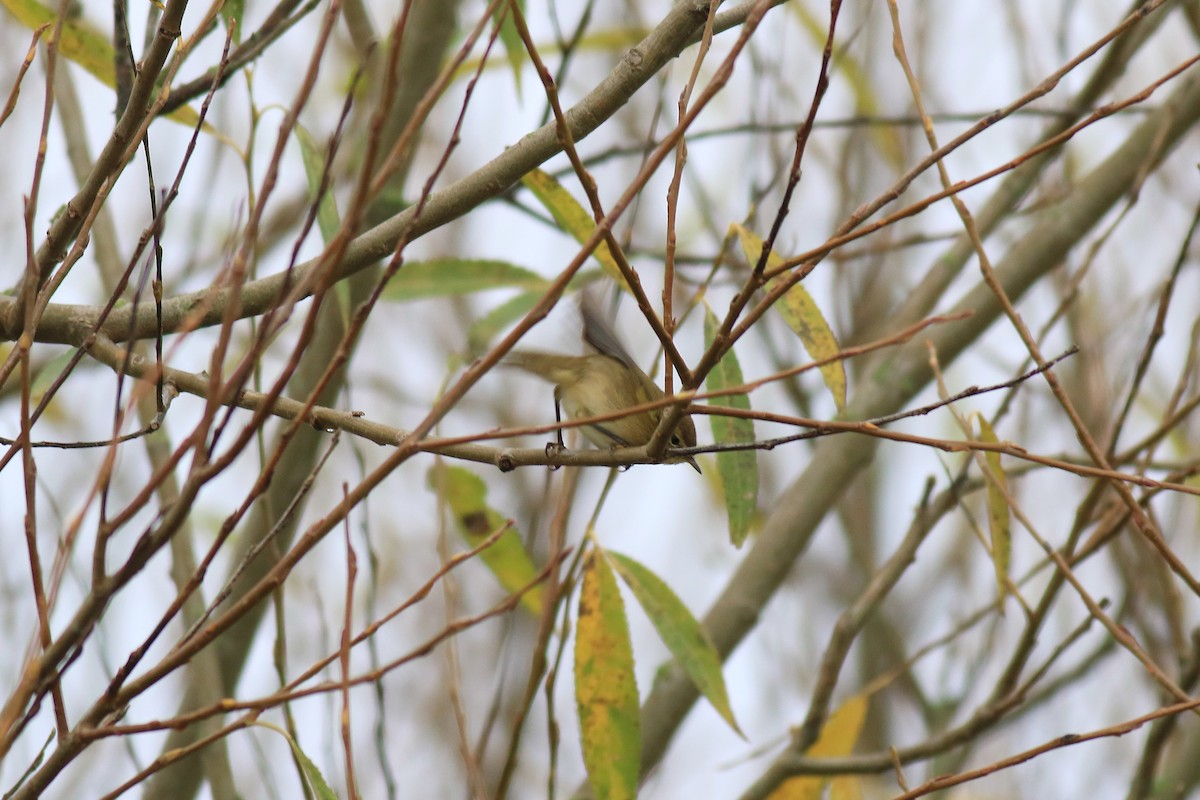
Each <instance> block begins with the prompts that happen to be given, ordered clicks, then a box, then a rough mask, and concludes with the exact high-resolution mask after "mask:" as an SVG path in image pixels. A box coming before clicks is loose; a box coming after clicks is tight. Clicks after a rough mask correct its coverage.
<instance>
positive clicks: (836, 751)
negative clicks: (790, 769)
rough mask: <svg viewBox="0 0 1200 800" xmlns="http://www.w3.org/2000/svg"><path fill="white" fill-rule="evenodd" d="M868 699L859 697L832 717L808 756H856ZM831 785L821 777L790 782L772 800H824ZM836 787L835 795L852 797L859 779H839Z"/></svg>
mask: <svg viewBox="0 0 1200 800" xmlns="http://www.w3.org/2000/svg"><path fill="white" fill-rule="evenodd" d="M867 699H868V695H863V694H856V695H854V696H853V697H851V698H850V699H849V700H847V701H846V702H845V703H844V704H842V706H841V707H840V708H838V710H837V711H834V712H833V713H832V714H830V715H829V719H827V720H826V721H825V724H824V725H823V726H822V727H821V734H820V736H818V737H817V741H816V742H814V743H813V746H812V747H810V748H808V750H807V751H806V752H805V755H807V756H811V757H813V758H836V757H838V756H848V755H850V754H851V753H852V752H854V747H855V745H857V744H858V738H859V736H860V735H861V733H862V726H863V721H864V720H865V719H866V717H867ZM828 781H829V778H825V777H820V776H813V777H809V776H804V777H797V778H790V779H789V780H787V781H785V782H784V783H782V784H780V786H779V788H777V789H776V790H775V791H774V792H772V793H771V795H770V800H820V797H821V793H822V792H823V791H824V789H825V784H826V782H828ZM832 783H833V784H835V785H834V786H831V787H830V788H831V791H830V794H831V795H833V794H834V793H837V794H838V796H839V797H852V796H854V795H852V794H849V792H851V791H853V790H854V788H856V787H857V785H858V779H857V778H835V779H834V780H833V781H832ZM838 784H840V788H839V786H838Z"/></svg>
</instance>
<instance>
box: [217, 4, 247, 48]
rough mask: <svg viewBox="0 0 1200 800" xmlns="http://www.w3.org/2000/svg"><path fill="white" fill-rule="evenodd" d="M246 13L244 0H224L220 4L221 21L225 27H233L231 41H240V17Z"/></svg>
mask: <svg viewBox="0 0 1200 800" xmlns="http://www.w3.org/2000/svg"><path fill="white" fill-rule="evenodd" d="M245 14H246V0H225V2H224V3H222V4H221V22H222V23H223V24H224V25H225V29H226V30H228V29H229V28H233V43H234V44H241V43H242V19H243V17H244V16H245Z"/></svg>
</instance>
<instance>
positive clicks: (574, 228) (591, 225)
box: [521, 169, 629, 291]
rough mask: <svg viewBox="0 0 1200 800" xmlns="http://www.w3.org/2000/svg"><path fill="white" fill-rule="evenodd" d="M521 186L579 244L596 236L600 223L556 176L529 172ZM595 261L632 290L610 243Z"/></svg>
mask: <svg viewBox="0 0 1200 800" xmlns="http://www.w3.org/2000/svg"><path fill="white" fill-rule="evenodd" d="M521 183H523V184H524V185H525V187H526V188H527V189H529V190H530V191H531V192H533V195H534V197H536V198H537V199H538V202H539V203H541V204H542V205H543V206H544V207H545V209H546V210H547V211H549V212H550V216H552V217H554V221H555V222H557V223H558V224H559V225H561V226H562V229H563V230H564V231H566V232H567V233H569V234H571V235H572V236H573V237H575V241H577V242H579V243H580V244H582V243H583V242H585V241H587V240H588V239H589V238H591V235H592V233H593V232H594V231H595V230H596V221H595V220H594V219H592V215H591V214H589V213H588V212H587V211H586V210H584V208H583V206H581V205H580V204H579V201H578V200H576V199H575V198H574V197H572V196H571V193H570V192H568V191H567V190H566V189H564V188H563V186H562V184H561V183H559V182H558V181H557V180H556V179H555V177H554V176H553V175H551V174H550V173H548V172H543V171H542V170H540V169H535V170H532V171H530V172H527V173H525V177H524V178H521ZM592 258H594V259H596V260H597V261H599V262H600V266H601V267H603V268H604V271H605V272H607V273H608V274H609V275H610V276H612V278H613V280H615V281H616V282H617V285H618V286H620V287H621V288H622V289H625V290H626V291H628V290H629V284H628V283H626V282H625V276H624V275H622V274H621V269H620V267H618V266H617V262H616V260H615V259H614V258H613V255H612V252H611V251H610V250H609V249H608V243H607V242H605V241H603V240H602V241H601V242H600V244H599V245H598V246H597V247H596V249H595V250H593V251H592Z"/></svg>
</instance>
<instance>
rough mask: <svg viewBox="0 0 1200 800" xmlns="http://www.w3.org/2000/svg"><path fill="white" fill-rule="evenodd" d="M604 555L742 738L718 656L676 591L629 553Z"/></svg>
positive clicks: (707, 696) (666, 640) (657, 628)
mask: <svg viewBox="0 0 1200 800" xmlns="http://www.w3.org/2000/svg"><path fill="white" fill-rule="evenodd" d="M607 555H608V557H609V559H610V560H611V561H612V565H613V566H614V567H615V568H616V570H617V574H618V575H620V576H621V579H622V580H623V581H625V585H626V586H628V587H629V588H630V590H631V591H632V592H633V596H634V597H635V598H637V601H638V605H640V606H641V607H642V610H643V611H645V612H646V616H647V617H649V618H650V622H651V623H653V624H654V629H655V630H656V631H658V635H659V638H661V639H662V641H663V644H665V645H666V646H667V649H668V650H670V651H671V655H673V656H675V660H676V661H678V662H679V665H680V666H681V667H683V671H684V672H686V673H687V675H688V677H689V678H691V679H692V683H694V684H696V688H697V689H699V690H700V693H701V694H702V695H704V696H705V697H706V698H707V699H708V702H710V703H712V706H713V708H715V709H716V710H717V713H718V714H720V715H721V716H722V717H723V718H724V720H725V721H726V722H728V723H729V727H731V728H733V729H734V730H735V731H737V733H738V735H739V736H742V737H743V738H745V735H744V734H743V733H742V730H741V728H739V727H738V724H737V720H736V719H734V716H733V708H732V707H731V706H730V705H729V693H728V692H727V691H726V689H725V676H724V675H723V674H722V673H721V656H720V654H718V653H717V648H716V646H714V645H713V643H712V640H711V639H709V638H708V633H706V632H705V630H704V628H703V626H701V625H700V623H699V622H698V621H697V620H696V618H695V617H693V616H692V612H690V611H688V608H687V606H685V605H684V604H683V601H682V600H680V599H679V597H678V595H676V594H675V593H674V592H673V591H671V587H670V586H667V584H666V583H664V582H663V581H662V579H661V578H659V577H658V576H657V575H655V574H654V573H653V572H651V571H650V570H648V569H647V568H646V567H644V566H642V565H641V564H639V563H638V562H636V561H634V560H633V559H632V558H630V557H629V556H625V555H621V554H620V553H614V552H611V551H609V552H608V553H607Z"/></svg>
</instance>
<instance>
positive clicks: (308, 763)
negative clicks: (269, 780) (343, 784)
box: [254, 720, 338, 800]
mask: <svg viewBox="0 0 1200 800" xmlns="http://www.w3.org/2000/svg"><path fill="white" fill-rule="evenodd" d="M254 724H255V725H258V726H259V727H262V728H267V729H268V730H272V731H275V732H276V733H278V734H279V735H280V736H282V737H283V738H284V740H286V741H287V743H288V747H290V748H291V749H292V755H293V756H295V758H296V763H297V764H299V765H300V774H301V778H302V780H304V781H305V782H306V783H307V784H308V787H309V788H310V789H311V790H312V792H313V794H314V795H315V796H316V797H317V800H338V796H337V793H336V792H334V791H333V789H332V788H330V786H329V782H328V781H327V780H325V776H324V775H322V774H321V770H320V769H319V768H318V767H317V765H316V764H314V763H313V760H312V759H311V758H309V757H308V754H307V753H305V752H304V750H302V749H301V748H300V744H299V743H298V742H297V741H296V740H295V739H293V738H292V737H291V735H290V734H289V733H288V732H287V731H286V730H284V729H283V728H280V727H279V726H277V725H274V724H272V723H270V722H263V721H261V720H260V721H258V722H256V723H254Z"/></svg>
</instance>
